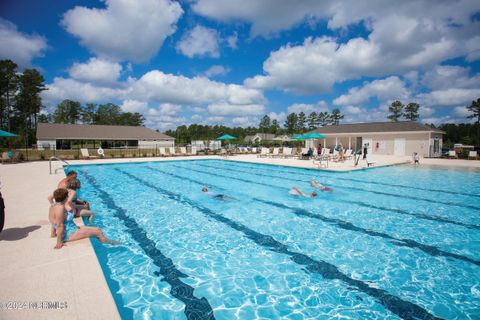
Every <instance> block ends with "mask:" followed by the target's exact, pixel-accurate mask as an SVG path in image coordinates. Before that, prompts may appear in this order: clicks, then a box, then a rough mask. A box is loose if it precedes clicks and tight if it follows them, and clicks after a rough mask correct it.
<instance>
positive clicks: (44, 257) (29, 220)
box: [0, 155, 480, 319]
mask: <svg viewBox="0 0 480 320" xmlns="http://www.w3.org/2000/svg"><path fill="white" fill-rule="evenodd" d="M372 158H373V160H374V161H376V167H379V166H386V165H394V164H400V163H405V162H406V161H409V160H411V158H410V157H393V156H377V155H374V156H373V157H372ZM172 159H175V160H192V159H219V157H217V156H199V157H175V158H168V157H167V158H133V159H102V160H78V161H70V163H71V164H100V163H122V162H143V161H164V160H172ZM228 160H234V161H245V162H255V163H265V164H280V165H287V166H294V167H303V168H315V166H314V165H313V163H312V161H305V160H291V159H275V158H257V157H256V156H255V155H236V156H229V157H228ZM420 163H421V164H428V165H440V166H449V167H450V166H454V167H468V168H477V170H478V169H479V168H480V161H476V160H450V159H421V161H420ZM55 166H56V167H59V163H56V164H55ZM364 167H366V164H365V161H362V160H360V164H359V166H358V167H357V168H356V169H361V168H364ZM328 169H330V170H332V171H348V170H352V169H355V167H354V166H353V161H352V160H349V161H346V162H345V163H329V168H328ZM63 177H64V174H63V172H59V173H58V174H56V175H55V174H52V175H50V174H49V166H48V161H38V162H28V163H19V164H9V165H1V166H0V182H1V186H2V188H1V191H2V194H3V197H4V199H5V204H6V209H5V211H6V219H5V220H6V221H5V227H4V230H3V232H2V233H0V255H1V259H0V269H1V270H2V273H1V275H0V287H1V288H2V289H1V290H0V319H66V318H68V319H119V318H120V316H119V314H118V311H117V308H116V305H115V303H114V300H113V298H112V295H111V293H110V290H109V288H108V285H107V283H106V280H105V277H104V275H103V272H102V270H101V267H100V264H99V262H98V260H97V257H96V255H95V252H94V250H93V247H92V245H91V243H90V241H89V240H82V241H77V242H75V243H69V244H68V245H67V246H66V247H64V248H62V249H61V250H54V249H53V246H54V245H55V240H54V239H52V238H50V237H49V235H50V225H49V222H48V219H47V212H48V202H47V200H46V198H47V196H48V194H49V193H51V191H52V190H54V189H55V187H56V185H57V183H58V181H59V180H60V179H62V178H63ZM44 301H46V302H59V303H64V302H66V303H67V305H66V308H64V309H55V310H45V309H43V310H38V309H33V306H29V305H28V303H29V302H32V303H34V302H37V303H39V302H44ZM8 302H12V303H18V302H21V303H22V304H21V305H19V304H17V305H14V304H9V305H6V306H5V304H6V303H8ZM23 303H26V304H27V305H25V304H23ZM6 307H12V308H13V307H14V308H13V309H11V310H9V309H7V308H6ZM19 308H22V310H18V309H19Z"/></svg>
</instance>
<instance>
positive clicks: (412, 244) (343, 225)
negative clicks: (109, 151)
mask: <svg viewBox="0 0 480 320" xmlns="http://www.w3.org/2000/svg"><path fill="white" fill-rule="evenodd" d="M144 168H147V169H150V170H152V171H156V172H160V173H163V174H165V175H169V176H171V177H175V178H178V179H181V180H186V181H190V182H193V183H196V184H199V185H203V186H208V187H214V188H215V189H218V190H224V191H227V192H228V190H227V189H225V188H223V187H220V186H217V185H212V184H211V183H209V184H205V183H202V182H201V181H198V180H194V179H191V178H188V177H183V176H179V175H177V174H174V173H170V172H166V171H163V170H160V169H157V168H153V167H149V166H145V167H144ZM249 199H251V200H254V201H257V202H261V203H265V204H267V205H271V206H275V207H277V208H282V209H288V210H291V211H293V213H294V214H296V215H297V216H303V217H309V218H313V219H317V220H321V221H323V222H326V223H328V224H330V225H333V226H335V227H337V228H340V229H344V230H349V231H355V232H359V233H363V234H367V235H369V236H372V237H380V238H383V239H387V240H390V243H391V244H393V245H396V246H399V247H409V248H412V249H419V250H421V251H423V252H425V253H426V254H428V255H430V256H432V257H446V258H454V259H458V260H462V261H466V262H469V263H473V264H475V265H477V266H480V261H476V260H473V259H471V258H469V257H465V256H462V255H460V254H456V253H451V252H448V251H443V250H442V249H440V248H438V247H436V246H431V245H427V244H422V243H420V242H417V241H415V240H411V239H404V238H395V237H393V236H391V235H389V234H387V233H384V232H379V231H374V230H370V229H365V228H362V227H358V226H356V225H354V224H352V223H351V222H348V221H345V220H341V219H336V218H329V217H327V216H324V215H321V214H318V213H313V212H311V211H308V210H305V209H300V208H294V207H290V206H287V205H285V204H281V203H277V202H273V201H268V200H264V199H259V198H255V197H250V196H249Z"/></svg>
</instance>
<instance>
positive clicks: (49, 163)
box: [48, 157, 70, 174]
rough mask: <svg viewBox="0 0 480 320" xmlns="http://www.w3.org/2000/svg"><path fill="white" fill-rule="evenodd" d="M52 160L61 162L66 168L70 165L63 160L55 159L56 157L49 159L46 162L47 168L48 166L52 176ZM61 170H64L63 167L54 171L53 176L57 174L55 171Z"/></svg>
mask: <svg viewBox="0 0 480 320" xmlns="http://www.w3.org/2000/svg"><path fill="white" fill-rule="evenodd" d="M52 160H58V161H60V162H63V163H64V164H65V165H66V166H67V167H68V166H69V165H70V163H68V162H67V161H65V160H62V159H60V158H57V157H50V160H48V166H49V168H50V174H52ZM63 169H65V168H64V167H63V166H62V167H61V168H57V169H55V174H57V171H58V170H63Z"/></svg>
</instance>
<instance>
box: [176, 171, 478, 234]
mask: <svg viewBox="0 0 480 320" xmlns="http://www.w3.org/2000/svg"><path fill="white" fill-rule="evenodd" d="M172 166H173V167H177V168H181V169H188V170H191V171H194V172H199V173H204V174H210V175H213V176H217V177H220V178H228V179H234V180H238V181H243V182H246V183H253V184H257V185H261V186H266V187H270V188H276V189H281V190H287V192H288V191H290V188H288V187H281V186H278V185H274V184H269V183H264V182H257V181H252V180H247V179H243V178H238V177H232V176H227V175H222V174H218V173H213V172H210V171H200V170H196V169H193V168H192V167H182V166H179V165H172ZM328 201H332V202H338V203H343V204H344V203H345V202H344V201H340V200H336V199H332V198H331V199H328ZM348 203H349V204H356V205H359V206H362V207H366V208H370V209H378V210H383V211H390V212H395V213H400V214H403V215H409V216H413V217H416V218H419V219H424V220H430V221H435V222H442V223H448V224H454V225H458V226H462V227H465V228H469V229H477V230H478V229H480V225H476V224H468V223H463V222H457V221H453V220H450V219H446V218H444V217H441V216H435V215H427V214H423V213H415V212H408V211H405V210H401V209H394V208H386V207H381V206H375V205H373V204H369V203H365V202H361V201H356V200H355V201H354V200H348Z"/></svg>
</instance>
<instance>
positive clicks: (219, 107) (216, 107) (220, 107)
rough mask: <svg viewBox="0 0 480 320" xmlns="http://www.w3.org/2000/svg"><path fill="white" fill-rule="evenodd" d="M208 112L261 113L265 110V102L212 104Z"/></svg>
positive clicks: (223, 114)
mask: <svg viewBox="0 0 480 320" xmlns="http://www.w3.org/2000/svg"><path fill="white" fill-rule="evenodd" d="M208 112H210V113H211V114H215V115H222V116H241V115H254V116H255V115H261V114H263V113H264V112H265V106H264V105H263V104H244V105H232V104H228V103H217V104H210V105H209V106H208Z"/></svg>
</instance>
